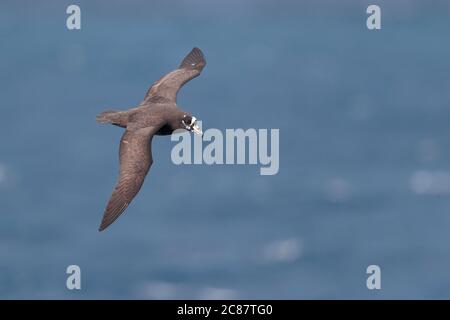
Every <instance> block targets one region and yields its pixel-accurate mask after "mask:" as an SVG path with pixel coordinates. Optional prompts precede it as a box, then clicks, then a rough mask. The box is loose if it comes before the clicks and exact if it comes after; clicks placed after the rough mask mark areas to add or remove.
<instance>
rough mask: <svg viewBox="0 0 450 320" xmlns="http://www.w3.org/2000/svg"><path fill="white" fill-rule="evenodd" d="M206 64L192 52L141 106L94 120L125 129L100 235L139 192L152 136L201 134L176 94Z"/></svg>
mask: <svg viewBox="0 0 450 320" xmlns="http://www.w3.org/2000/svg"><path fill="white" fill-rule="evenodd" d="M205 65H206V61H205V59H204V57H203V53H202V52H201V50H200V49H198V48H194V49H192V51H191V52H190V53H189V54H188V55H187V56H186V57H185V58H184V59H183V61H182V62H181V65H180V66H179V68H178V69H176V70H174V71H172V72H170V73H168V74H167V75H165V76H164V77H162V78H161V79H159V80H158V81H156V82H155V83H154V84H153V85H152V86H151V87H150V88H149V89H148V91H147V94H146V95H145V97H144V100H143V101H142V102H141V104H140V105H139V106H138V107H136V108H132V109H129V110H126V111H115V110H108V111H105V112H102V113H101V114H99V115H98V116H97V121H98V122H100V123H111V124H114V125H116V126H119V127H122V128H126V129H125V133H124V134H123V136H122V139H121V140H120V146H119V162H120V169H119V178H118V181H117V184H116V186H115V188H114V190H113V192H112V195H111V198H110V199H109V202H108V204H107V206H106V209H105V212H104V214H103V219H102V222H101V224H100V228H99V231H102V230H104V229H105V228H107V227H108V226H109V225H110V224H111V223H113V222H114V221H115V220H116V219H117V218H118V217H119V216H120V215H121V214H122V212H123V211H124V210H125V209H126V208H127V206H128V205H129V204H130V202H131V201H132V200H133V198H134V197H135V196H136V194H137V193H138V192H139V190H140V189H141V186H142V184H143V182H144V179H145V176H146V175H147V172H148V171H149V169H150V166H151V165H152V163H153V158H152V153H151V141H152V139H153V136H154V135H169V134H172V132H173V131H175V130H177V129H186V130H189V131H193V132H195V133H200V134H201V131H200V129H199V128H198V126H197V124H196V118H195V117H193V116H192V115H191V114H189V113H187V112H184V111H183V110H181V109H179V108H178V106H177V104H176V97H177V92H178V90H180V88H181V87H182V86H183V85H184V84H185V83H186V82H188V81H189V80H191V79H193V78H195V77H197V76H199V75H200V73H201V71H202V70H203V68H204V66H205Z"/></svg>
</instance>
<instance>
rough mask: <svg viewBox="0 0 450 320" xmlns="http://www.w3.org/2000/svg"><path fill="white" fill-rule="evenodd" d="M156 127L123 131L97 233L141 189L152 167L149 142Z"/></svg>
mask: <svg viewBox="0 0 450 320" xmlns="http://www.w3.org/2000/svg"><path fill="white" fill-rule="evenodd" d="M158 130H159V127H157V126H152V127H147V128H142V129H138V130H130V129H127V130H126V131H125V133H124V134H123V136H122V139H121V140H120V147H119V161H120V170H119V179H118V181H117V184H116V186H115V188H114V190H113V193H112V195H111V198H110V199H109V202H108V205H107V206H106V209H105V213H104V214H103V219H102V222H101V224H100V228H99V231H102V230H104V229H105V228H107V227H108V226H109V225H110V224H111V223H113V222H114V221H115V220H116V219H117V218H118V217H119V216H120V214H121V213H122V212H123V211H124V210H125V209H126V208H127V206H128V205H129V204H130V202H131V200H133V198H134V197H135V196H136V194H137V193H138V192H139V190H140V189H141V186H142V183H143V182H144V179H145V176H146V175H147V172H148V170H149V169H150V166H151V165H152V163H153V158H152V152H151V140H152V138H153V135H154V134H155V133H156V132H157V131H158Z"/></svg>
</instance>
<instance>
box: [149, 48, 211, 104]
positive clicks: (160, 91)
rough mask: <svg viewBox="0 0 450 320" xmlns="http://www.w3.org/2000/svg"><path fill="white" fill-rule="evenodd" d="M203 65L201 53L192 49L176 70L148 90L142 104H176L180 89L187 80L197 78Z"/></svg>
mask: <svg viewBox="0 0 450 320" xmlns="http://www.w3.org/2000/svg"><path fill="white" fill-rule="evenodd" d="M205 65H206V60H205V58H204V56H203V53H202V51H201V50H200V49H199V48H194V49H192V50H191V52H189V54H188V55H187V56H186V57H185V58H184V59H183V61H182V62H181V64H180V66H179V68H178V69H176V70H174V71H172V72H170V73H168V74H166V75H165V76H164V77H162V78H161V79H159V80H158V81H156V82H155V83H154V84H153V85H152V86H151V87H150V88H149V89H148V91H147V93H146V95H145V98H144V101H143V103H144V104H145V103H151V102H157V101H164V100H165V101H171V102H175V103H176V100H177V93H178V91H179V90H180V88H181V87H182V86H183V85H184V84H185V83H186V82H188V81H189V80H191V79H193V78H195V77H198V76H199V75H200V73H201V72H202V70H203V68H204V67H205Z"/></svg>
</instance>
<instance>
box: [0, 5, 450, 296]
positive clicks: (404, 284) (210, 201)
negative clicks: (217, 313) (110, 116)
mask: <svg viewBox="0 0 450 320" xmlns="http://www.w3.org/2000/svg"><path fill="white" fill-rule="evenodd" d="M24 3H25V5H24ZM377 3H378V4H379V5H380V6H381V10H382V29H381V30H379V31H369V30H368V29H367V28H366V18H367V14H366V8H367V6H368V5H369V4H370V2H368V1H339V2H335V1H302V2H294V1H256V0H253V1H246V2H245V4H244V3H241V2H239V1H226V2H225V1H223V2H210V1H201V0H196V1H195V0H189V1H188V0H185V1H176V2H172V4H168V3H165V2H164V1H151V2H148V1H130V2H127V4H126V5H124V4H123V2H120V1H79V2H77V4H79V5H80V7H81V12H82V13H81V14H82V29H81V30H77V31H69V30H67V28H66V25H65V23H66V17H67V15H66V13H65V11H66V8H67V6H68V5H69V4H71V2H70V1H58V3H56V2H53V1H39V2H33V1H28V2H21V3H20V4H19V3H15V2H12V1H11V2H8V1H3V2H2V3H1V4H0V36H1V39H2V45H1V50H0V57H1V59H0V93H1V94H0V96H1V98H2V102H1V111H2V113H1V126H0V298H3V299H13V298H19V299H30V298H35V299H50V298H59V299H72V298H77V299H93V298H97V299H102V298H113V299H117V298H120V299H160V298H172V299H178V298H192V299H203V298H225V299H227V298H254V299H258V298H273V299H316V298H320V299H333V298H339V299H379V298H386V299H392V298H405V299H412V298H425V299H430V298H437V299H446V298H450V275H449V272H448V270H450V232H449V231H450V151H449V150H450V142H449V137H450V125H449V121H450V109H449V107H450V90H448V88H449V84H450V62H449V56H450V42H449V41H448V35H449V29H450V20H449V16H450V5H449V4H448V3H447V2H444V1H435V2H433V3H428V2H423V1H395V3H394V2H392V1H378V2H377ZM193 46H198V47H200V48H201V49H202V50H203V51H204V53H205V56H206V59H207V63H208V64H207V66H206V68H205V70H204V71H203V73H202V75H201V76H200V77H199V78H197V79H195V80H193V81H192V82H190V83H189V84H187V85H186V86H185V87H184V88H183V89H182V91H181V92H180V94H179V97H178V103H179V105H180V106H181V107H182V108H184V109H186V110H189V111H190V112H192V113H193V114H194V115H196V116H198V117H199V118H200V119H201V120H202V122H203V127H204V129H207V128H219V129H221V130H224V129H226V128H269V129H270V128H278V129H280V171H279V173H278V174H277V175H274V176H261V175H259V167H258V166H257V165H245V166H242V165H212V166H207V165H182V166H176V165H174V164H173V163H172V162H171V159H170V151H171V148H172V146H173V145H174V143H173V142H171V141H170V138H169V137H157V138H155V139H154V141H153V158H154V164H153V167H152V169H151V171H150V175H149V177H148V178H147V180H146V182H145V184H144V186H143V188H142V190H141V192H140V193H139V195H138V196H137V197H136V198H135V200H134V201H133V203H132V204H131V205H130V207H129V208H128V209H127V211H126V212H125V214H124V215H123V216H122V217H121V218H120V219H119V220H118V221H117V222H115V223H114V225H112V226H111V227H110V228H109V229H108V230H106V231H105V232H102V233H99V232H98V231H97V228H98V225H99V222H100V219H101V216H102V213H103V209H104V206H105V204H106V201H107V199H108V197H109V195H110V192H111V190H112V188H113V185H114V183H115V180H116V174H117V166H118V159H117V151H118V141H119V139H120V136H121V134H122V130H121V129H120V128H117V127H113V126H101V125H99V124H97V123H96V122H95V115H96V114H97V113H99V112H101V111H103V110H105V109H108V108H118V109H121V108H128V107H132V106H135V105H136V104H138V103H139V102H140V101H141V99H142V98H143V96H144V94H145V92H146V90H147V88H148V87H149V85H150V84H151V83H152V82H153V81H154V80H156V79H158V78H159V77H160V76H162V75H163V74H165V73H166V72H168V71H170V70H172V69H173V68H174V67H176V66H177V65H178V64H179V62H180V60H181V59H182V58H183V57H184V55H185V54H186V53H187V52H189V50H190V49H191V48H192V47H193ZM72 264H76V265H79V266H80V268H81V272H82V289H81V290H79V291H69V290H67V288H66V278H67V274H66V272H65V271H66V268H67V266H68V265H72ZM369 265H379V266H380V268H381V274H382V288H381V290H368V289H367V287H366V279H367V277H368V275H367V274H366V268H367V267H368V266H369Z"/></svg>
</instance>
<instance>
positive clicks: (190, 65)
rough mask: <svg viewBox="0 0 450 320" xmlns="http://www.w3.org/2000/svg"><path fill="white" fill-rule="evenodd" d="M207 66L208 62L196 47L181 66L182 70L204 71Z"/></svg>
mask: <svg viewBox="0 0 450 320" xmlns="http://www.w3.org/2000/svg"><path fill="white" fill-rule="evenodd" d="M205 65H206V60H205V57H204V55H203V52H202V50H200V49H199V48H198V47H194V48H193V49H192V50H191V52H189V53H188V55H187V56H186V57H185V58H184V59H183V61H182V62H181V64H180V69H200V70H201V69H203V67H204V66H205Z"/></svg>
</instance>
